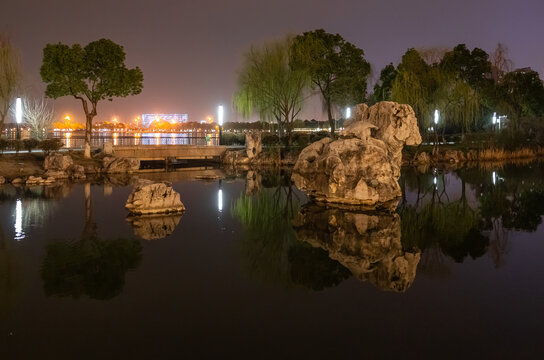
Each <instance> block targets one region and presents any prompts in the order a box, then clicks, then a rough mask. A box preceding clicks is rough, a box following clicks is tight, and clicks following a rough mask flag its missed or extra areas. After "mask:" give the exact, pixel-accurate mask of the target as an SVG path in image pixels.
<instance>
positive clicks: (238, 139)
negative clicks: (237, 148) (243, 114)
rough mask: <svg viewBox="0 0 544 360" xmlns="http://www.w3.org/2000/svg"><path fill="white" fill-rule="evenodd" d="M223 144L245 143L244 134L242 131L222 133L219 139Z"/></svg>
mask: <svg viewBox="0 0 544 360" xmlns="http://www.w3.org/2000/svg"><path fill="white" fill-rule="evenodd" d="M221 142H222V144H223V145H245V143H246V134H244V133H223V138H222V140H221Z"/></svg>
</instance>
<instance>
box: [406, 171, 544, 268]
mask: <svg viewBox="0 0 544 360" xmlns="http://www.w3.org/2000/svg"><path fill="white" fill-rule="evenodd" d="M493 166H494V167H495V168H492V169H487V168H484V169H482V168H478V167H465V168H461V169H458V170H457V172H456V173H446V172H441V173H440V172H439V173H438V174H436V172H434V173H419V172H417V171H414V170H413V169H406V170H405V171H404V173H403V177H402V178H401V186H402V187H403V200H402V202H401V205H400V206H399V209H398V212H399V214H400V215H401V217H402V221H403V222H402V225H403V226H402V242H403V246H404V247H405V248H407V249H420V250H422V251H423V260H422V264H424V265H423V266H422V267H421V268H422V270H423V271H424V272H427V270H429V271H430V272H434V271H435V270H437V271H438V272H439V273H442V274H444V273H447V271H446V270H444V266H443V264H442V265H440V264H438V262H442V263H444V256H447V257H449V258H451V259H453V260H454V261H456V262H459V263H460V262H463V261H464V260H465V259H466V258H467V257H471V258H473V259H476V258H478V257H481V256H483V255H485V254H488V255H489V256H490V257H491V259H492V260H493V262H494V264H495V266H496V267H500V266H501V265H503V264H504V263H505V261H506V256H507V254H508V252H509V249H510V246H509V234H510V233H511V232H512V231H514V230H515V231H519V230H521V231H528V232H532V231H536V229H537V228H538V226H539V225H540V224H541V222H542V215H544V186H543V184H542V176H543V175H544V174H543V169H542V166H540V165H538V164H534V165H531V166H524V167H518V166H515V165H512V164H509V165H504V164H503V165H502V166H498V165H496V164H494V165H493ZM437 178H438V179H439V180H438V181H437V182H435V181H434V179H437ZM430 179H432V180H431V181H432V185H430V186H428V185H427V184H429V180H430ZM522 179H523V180H522ZM438 252H440V254H438ZM425 264H426V265H428V266H426V265H425Z"/></svg>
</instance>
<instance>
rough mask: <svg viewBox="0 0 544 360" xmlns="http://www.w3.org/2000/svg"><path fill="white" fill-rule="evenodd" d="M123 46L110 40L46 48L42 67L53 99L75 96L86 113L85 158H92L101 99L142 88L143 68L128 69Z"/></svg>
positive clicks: (50, 45)
mask: <svg viewBox="0 0 544 360" xmlns="http://www.w3.org/2000/svg"><path fill="white" fill-rule="evenodd" d="M124 62H125V52H124V50H123V47H122V46H120V45H118V44H116V43H114V42H113V41H111V40H108V39H100V40H98V41H93V42H91V43H89V44H88V45H87V46H85V47H81V45H79V44H75V45H73V46H71V47H70V46H68V45H64V44H61V43H58V44H48V45H46V47H45V48H44V49H43V63H42V67H41V69H40V74H41V76H42V80H43V81H44V82H45V83H46V84H47V88H46V89H45V95H46V96H47V97H50V98H54V99H56V98H59V97H62V96H73V97H74V98H75V99H77V100H79V101H81V104H82V106H83V111H84V112H85V118H86V127H85V157H86V158H90V157H91V131H92V121H93V118H94V117H95V116H96V115H97V104H98V102H99V101H100V100H105V99H107V100H110V101H111V100H112V99H113V98H114V97H126V96H129V95H136V94H139V93H140V92H141V91H142V87H143V74H142V71H141V70H140V68H138V67H136V68H134V69H127V67H126V66H125V64H124Z"/></svg>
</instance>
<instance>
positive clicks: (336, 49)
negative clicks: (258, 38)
mask: <svg viewBox="0 0 544 360" xmlns="http://www.w3.org/2000/svg"><path fill="white" fill-rule="evenodd" d="M292 55H293V58H292V59H291V64H292V65H293V66H294V67H295V68H302V69H305V70H306V71H308V72H309V74H310V77H311V81H312V83H313V85H314V86H315V87H316V88H317V89H318V90H319V92H320V93H321V96H322V99H323V108H324V110H325V111H326V112H327V117H328V119H329V124H330V127H331V136H333V137H334V134H335V127H336V124H335V120H334V118H333V115H332V109H333V107H334V106H340V107H344V106H346V105H355V104H359V103H362V102H365V101H366V87H367V77H368V75H369V74H370V64H369V63H368V62H367V61H366V60H365V58H364V51H363V50H362V49H359V48H357V47H356V46H355V45H353V44H352V43H350V42H348V41H346V40H344V39H343V38H342V36H340V35H338V34H334V35H333V34H329V33H327V32H325V30H323V29H318V30H315V31H310V32H305V33H304V34H302V35H299V36H297V37H295V40H294V42H293V52H292Z"/></svg>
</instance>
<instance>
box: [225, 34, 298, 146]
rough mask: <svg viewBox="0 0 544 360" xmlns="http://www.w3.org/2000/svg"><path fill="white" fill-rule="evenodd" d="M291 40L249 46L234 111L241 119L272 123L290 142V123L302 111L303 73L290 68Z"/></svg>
mask: <svg viewBox="0 0 544 360" xmlns="http://www.w3.org/2000/svg"><path fill="white" fill-rule="evenodd" d="M291 44H292V38H290V37H287V38H285V39H283V40H280V41H274V42H269V43H266V44H264V45H262V46H261V47H255V46H252V47H251V48H250V50H249V51H248V52H247V53H246V54H245V59H244V65H243V67H242V70H241V71H240V74H239V76H238V91H237V92H236V93H235V95H234V99H233V102H234V107H235V108H236V110H237V111H238V112H239V113H240V114H242V116H244V117H246V118H247V117H250V116H251V115H253V114H255V113H256V114H258V115H259V116H260V119H261V121H266V122H268V121H276V122H277V124H278V128H279V129H280V136H281V133H282V131H283V130H285V132H286V133H287V139H288V144H291V142H292V130H293V123H294V120H295V118H296V116H297V115H298V113H299V112H300V110H301V109H302V105H303V103H304V100H305V89H306V88H307V86H308V76H307V72H306V71H304V70H302V69H296V68H293V67H292V66H290V64H289V58H290V51H291Z"/></svg>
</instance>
